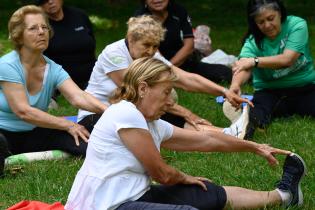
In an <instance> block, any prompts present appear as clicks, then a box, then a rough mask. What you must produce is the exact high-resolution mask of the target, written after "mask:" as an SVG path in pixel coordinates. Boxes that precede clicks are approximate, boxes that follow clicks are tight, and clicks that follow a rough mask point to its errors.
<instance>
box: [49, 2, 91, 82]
mask: <svg viewBox="0 0 315 210" xmlns="http://www.w3.org/2000/svg"><path fill="white" fill-rule="evenodd" d="M63 12H64V18H63V19H62V20H60V21H54V20H49V22H50V24H51V26H52V28H53V31H54V36H53V37H52V38H51V39H50V41H49V47H48V49H47V50H46V51H45V52H44V54H45V55H46V56H47V57H49V58H50V59H52V60H53V61H55V62H56V63H58V64H60V65H62V66H63V68H64V69H65V70H66V71H67V72H68V73H69V75H70V77H71V78H72V79H73V80H74V82H75V83H77V84H78V85H79V86H80V87H81V88H85V85H86V84H87V82H88V80H89V78H90V74H91V72H92V70H93V67H94V64H95V61H96V58H95V46H96V44H95V38H94V35H93V30H92V24H91V22H90V20H89V18H88V16H87V15H86V14H85V13H84V12H83V11H81V10H79V9H77V8H72V7H63Z"/></svg>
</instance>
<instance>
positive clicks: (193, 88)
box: [173, 66, 225, 96]
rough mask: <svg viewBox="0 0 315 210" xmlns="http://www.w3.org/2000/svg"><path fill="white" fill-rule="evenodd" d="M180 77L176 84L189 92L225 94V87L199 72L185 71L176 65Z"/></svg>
mask: <svg viewBox="0 0 315 210" xmlns="http://www.w3.org/2000/svg"><path fill="white" fill-rule="evenodd" d="M173 68H174V71H175V73H176V74H177V75H178V77H179V79H178V81H176V82H175V86H176V87H179V88H182V89H184V90H186V91H189V92H199V93H208V94H212V95H217V96H219V95H223V93H224V91H225V88H224V87H222V86H220V85H218V84H216V83H214V82H212V81H210V80H208V79H206V78H204V77H202V76H199V75H197V74H193V73H188V72H183V70H181V69H179V68H178V67H176V66H173Z"/></svg>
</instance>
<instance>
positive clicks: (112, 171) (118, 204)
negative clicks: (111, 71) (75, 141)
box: [65, 58, 306, 210]
mask: <svg viewBox="0 0 315 210" xmlns="http://www.w3.org/2000/svg"><path fill="white" fill-rule="evenodd" d="M177 80H178V76H177V74H175V71H173V70H172V68H170V67H169V66H168V65H166V64H164V63H163V62H162V61H160V60H157V59H154V58H140V59H136V60H135V61H133V62H132V64H131V65H130V66H129V68H128V70H127V72H126V75H125V77H124V80H123V81H122V83H121V85H120V87H118V88H117V89H116V91H115V93H114V94H113V96H112V97H111V98H110V101H111V103H112V105H111V106H110V107H108V109H106V111H105V112H104V113H103V115H102V116H101V118H100V119H99V121H98V122H97V123H96V125H95V127H94V130H93V131H92V133H91V136H90V139H89V144H88V148H87V155H86V158H85V160H84V163H83V165H82V167H81V169H80V170H79V172H78V173H77V175H76V178H75V180H74V183H73V185H72V189H71V191H70V194H69V196H68V200H67V203H66V205H65V209H66V210H86V209H94V210H108V209H110V210H112V209H117V210H125V209H126V210H127V209H128V210H129V209H144V210H158V209H163V210H168V209H169V210H171V209H174V210H175V209H177V210H178V209H186V210H196V209H201V210H203V209H228V208H230V209H254V208H263V207H266V206H270V205H281V204H283V205H284V206H286V207H288V206H294V205H301V204H302V203H303V196H302V191H301V189H300V182H301V179H302V177H303V176H304V175H305V173H306V166H305V163H304V161H303V159H302V158H301V157H299V156H298V155H296V154H294V153H291V152H289V151H286V150H281V149H277V148H273V147H271V146H269V145H266V144H258V143H255V142H252V141H238V140H237V139H236V138H235V137H232V136H229V135H225V134H222V133H218V132H209V133H205V132H197V131H194V130H187V129H182V128H179V127H176V126H173V125H171V124H169V123H168V122H166V121H163V120H161V119H160V117H161V116H162V115H163V114H164V113H165V112H166V111H167V110H168V109H169V107H170V106H172V98H171V90H172V88H173V85H174V83H175V82H176V81H177ZM160 148H165V149H169V150H175V151H198V152H252V153H254V154H257V155H260V156H262V157H263V158H265V159H266V160H267V161H268V162H269V164H271V165H275V164H277V163H278V162H277V159H276V158H275V157H274V155H275V154H283V155H287V157H286V159H285V162H284V166H283V175H282V179H281V180H280V182H279V183H278V185H277V188H276V189H275V190H272V191H255V190H249V189H245V188H241V187H233V186H218V185H216V184H214V183H212V182H211V181H210V180H209V179H207V178H204V177H194V176H191V175H188V174H185V173H183V172H181V171H179V170H177V169H175V168H173V167H172V166H170V165H168V164H167V163H166V162H165V161H164V160H163V158H162V157H161V154H160ZM152 180H154V181H156V182H158V183H160V184H153V185H152V184H151V181H152Z"/></svg>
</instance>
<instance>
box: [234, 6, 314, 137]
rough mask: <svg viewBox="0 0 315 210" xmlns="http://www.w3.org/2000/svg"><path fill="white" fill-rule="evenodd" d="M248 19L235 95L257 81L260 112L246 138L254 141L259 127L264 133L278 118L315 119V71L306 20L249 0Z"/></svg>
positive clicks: (251, 116) (254, 113)
mask: <svg viewBox="0 0 315 210" xmlns="http://www.w3.org/2000/svg"><path fill="white" fill-rule="evenodd" d="M247 19H248V32H247V34H246V36H245V39H244V45H243V48H242V50H241V53H240V56H239V57H240V59H239V60H238V61H237V62H235V64H234V66H233V72H234V76H233V80H232V83H231V86H230V90H232V91H234V92H235V93H238V94H240V92H241V85H242V84H244V83H245V82H246V81H248V80H249V79H250V78H251V76H252V78H253V86H254V89H255V93H254V98H253V103H254V106H255V107H254V108H251V110H250V112H249V119H250V123H249V126H248V128H247V132H246V136H245V138H247V139H251V138H252V136H253V133H254V131H255V128H257V127H260V128H265V127H266V126H267V125H268V124H269V123H270V122H271V120H272V119H273V118H275V117H285V116H290V115H293V114H298V115H301V116H313V117H315V84H314V83H315V71H314V65H313V59H312V57H311V53H310V50H309V40H308V28H307V24H306V21H305V20H304V19H302V18H300V17H296V16H287V12H286V9H285V7H284V5H283V4H282V2H281V1H279V0H265V1H263V0H249V2H248V5H247ZM306 101H307V103H305V102H306Z"/></svg>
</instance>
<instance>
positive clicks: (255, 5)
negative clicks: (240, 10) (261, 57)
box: [243, 0, 287, 49]
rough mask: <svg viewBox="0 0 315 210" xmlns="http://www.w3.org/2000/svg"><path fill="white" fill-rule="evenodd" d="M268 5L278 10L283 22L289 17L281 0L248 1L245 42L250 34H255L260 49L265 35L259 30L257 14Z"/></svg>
mask: <svg viewBox="0 0 315 210" xmlns="http://www.w3.org/2000/svg"><path fill="white" fill-rule="evenodd" d="M266 7H267V8H271V9H273V10H276V11H278V12H279V13H280V15H281V23H283V22H284V21H285V20H286V19H287V11H286V9H285V7H284V5H283V3H282V2H281V0H249V1H248V3H247V22H248V29H247V32H246V34H245V36H244V38H243V44H244V43H245V41H246V39H247V38H248V37H249V36H250V35H253V37H254V39H255V43H256V45H257V47H258V48H259V49H261V48H262V45H261V41H262V39H263V38H264V37H265V35H264V34H263V33H262V32H261V31H260V30H259V28H258V26H257V24H256V22H255V16H256V15H257V14H259V12H260V11H261V9H262V8H266Z"/></svg>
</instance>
